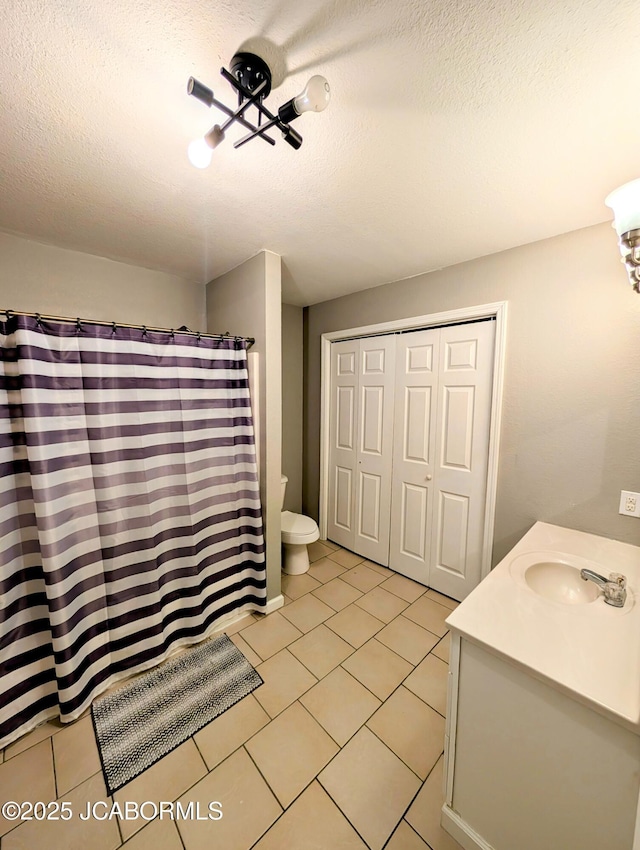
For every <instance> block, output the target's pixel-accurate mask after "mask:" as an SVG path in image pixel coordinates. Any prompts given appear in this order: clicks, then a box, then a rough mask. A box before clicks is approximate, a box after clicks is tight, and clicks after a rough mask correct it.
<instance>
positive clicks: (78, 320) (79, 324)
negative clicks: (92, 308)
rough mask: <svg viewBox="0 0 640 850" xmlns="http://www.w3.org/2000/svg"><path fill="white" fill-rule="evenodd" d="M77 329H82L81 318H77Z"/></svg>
mask: <svg viewBox="0 0 640 850" xmlns="http://www.w3.org/2000/svg"><path fill="white" fill-rule="evenodd" d="M76 330H78V331H81V330H82V324H81V322H80V319H76Z"/></svg>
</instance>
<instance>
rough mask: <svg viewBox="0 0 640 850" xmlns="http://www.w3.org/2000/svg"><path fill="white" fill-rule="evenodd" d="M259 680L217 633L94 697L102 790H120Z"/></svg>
mask: <svg viewBox="0 0 640 850" xmlns="http://www.w3.org/2000/svg"><path fill="white" fill-rule="evenodd" d="M262 683H263V682H262V678H261V676H260V674H259V673H257V672H256V671H255V670H254V668H253V667H252V666H251V664H249V662H248V661H247V659H246V658H245V657H244V655H243V654H242V653H241V652H240V650H239V649H238V648H237V647H236V646H235V644H234V643H233V642H232V641H231V640H230V639H229V638H228V637H227V635H225V634H222V635H218V636H217V637H215V638H212V639H211V640H206V641H204V642H203V643H201V644H199V645H198V646H195V647H192V648H191V649H188V650H185V651H184V652H182V653H180V654H179V655H177V656H176V657H175V658H170V659H169V660H168V661H165V662H164V663H163V664H161V665H160V666H159V667H156V668H154V669H153V670H150V671H149V672H148V673H143V674H142V675H141V676H139V677H138V678H136V679H134V680H133V681H132V682H130V683H129V684H128V685H123V687H121V688H118V690H116V691H112V692H111V693H109V694H106V695H105V696H104V697H100V698H99V699H97V700H95V702H94V703H93V705H92V707H91V716H92V718H93V726H94V729H95V732H96V740H97V742H98V749H99V751H100V759H101V761H102V769H103V772H104V777H105V780H106V784H107V793H108V794H112V793H113V792H114V791H117V790H118V788H122V786H123V785H124V784H125V783H127V782H129V781H130V780H131V779H134V778H135V777H136V776H138V775H139V774H140V773H142V771H143V770H146V769H147V768H148V767H151V765H152V764H155V762H157V761H158V760H159V759H161V758H162V757H163V756H165V755H166V754H167V753H169V752H171V750H173V749H175V748H176V747H178V746H179V745H180V744H182V743H183V742H184V741H186V740H187V738H189V737H190V736H191V735H193V734H194V732H197V731H198V730H199V729H202V727H203V726H206V724H207V723H209V722H210V721H211V720H214V719H215V718H216V717H218V715H220V714H222V713H223V712H224V711H226V710H227V709H228V708H231V706H232V705H235V704H236V703H237V702H238V700H241V699H242V697H244V696H246V695H247V694H250V693H251V691H253V690H255V689H256V688H257V687H258V686H259V685H261V684H262Z"/></svg>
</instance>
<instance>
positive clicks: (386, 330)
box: [318, 301, 507, 579]
mask: <svg viewBox="0 0 640 850" xmlns="http://www.w3.org/2000/svg"><path fill="white" fill-rule="evenodd" d="M475 319H495V322H496V338H495V348H494V353H493V387H492V392H491V424H490V427H489V464H488V467H487V495H486V499H485V513H484V529H483V543H482V562H481V572H480V576H481V579H483V578H485V577H486V576H487V575H488V574H489V572H490V571H491V556H492V551H493V531H494V525H495V508H496V491H497V486H498V458H499V445H500V428H501V424H502V395H503V387H504V369H505V352H506V343H507V302H506V301H496V302H494V303H491V304H479V305H477V306H475V307H462V308H460V309H457V310H445V311H443V312H441V313H430V314H428V315H426V316H411V317H409V318H407V319H396V320H394V321H391V322H380V323H378V324H375V325H362V326H361V327H357V328H345V329H344V330H341V331H330V332H329V333H324V334H322V337H321V367H320V368H321V373H320V374H321V377H320V512H319V522H318V525H319V528H320V537H321V538H322V539H323V540H324V539H326V536H327V524H328V520H327V518H328V512H329V490H328V483H329V415H330V402H331V343H333V342H338V341H339V340H343V339H352V338H357V337H364V336H376V335H381V334H392V333H397V332H401V331H409V330H423V329H424V330H426V329H427V328H436V327H438V326H440V325H448V324H452V323H462V322H471V321H473V320H475Z"/></svg>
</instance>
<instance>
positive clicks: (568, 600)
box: [524, 561, 600, 605]
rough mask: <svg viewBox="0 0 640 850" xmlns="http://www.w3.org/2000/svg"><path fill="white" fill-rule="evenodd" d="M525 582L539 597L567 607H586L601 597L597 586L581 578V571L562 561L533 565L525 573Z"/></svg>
mask: <svg viewBox="0 0 640 850" xmlns="http://www.w3.org/2000/svg"><path fill="white" fill-rule="evenodd" d="M524 580H525V582H526V583H527V584H528V585H529V587H530V588H531V590H533V591H534V592H535V593H537V594H538V596H544V597H545V598H546V599H551V600H552V601H554V602H563V603H564V604H565V605H584V604H587V603H589V602H595V601H596V599H597V598H598V596H600V591H599V589H598V587H597V585H595V584H594V583H593V582H592V581H584V579H582V578H580V570H579V569H577V568H576V567H572V566H571V565H570V564H563V563H561V562H560V561H538V562H537V563H535V564H531V566H529V567H527V568H526V570H525V571H524Z"/></svg>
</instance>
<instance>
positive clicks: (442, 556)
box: [389, 321, 495, 599]
mask: <svg viewBox="0 0 640 850" xmlns="http://www.w3.org/2000/svg"><path fill="white" fill-rule="evenodd" d="M397 339H398V342H397V346H398V347H397V351H396V381H395V405H394V406H395V421H394V451H393V471H392V499H391V541H390V555H389V566H390V567H391V569H393V570H396V571H397V572H399V573H402V574H403V575H406V576H408V577H409V578H412V579H414V580H415V581H418V582H421V583H422V584H426V585H428V586H429V587H433V588H434V589H435V590H438V591H440V592H441V593H445V594H446V595H447V596H452V597H453V598H455V599H463V598H464V597H465V596H466V595H467V594H468V593H469V592H470V591H471V590H472V589H473V588H474V587H475V586H476V585H477V584H478V583H479V581H480V578H481V567H482V552H483V543H484V520H485V503H486V493H487V467H488V457H489V429H490V424H491V397H492V390H493V352H494V340H495V322H491V321H485V322H474V323H469V324H462V325H453V326H450V327H443V328H434V329H430V330H425V331H417V332H414V333H408V334H402V335H401V336H399V337H398V338H397Z"/></svg>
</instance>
